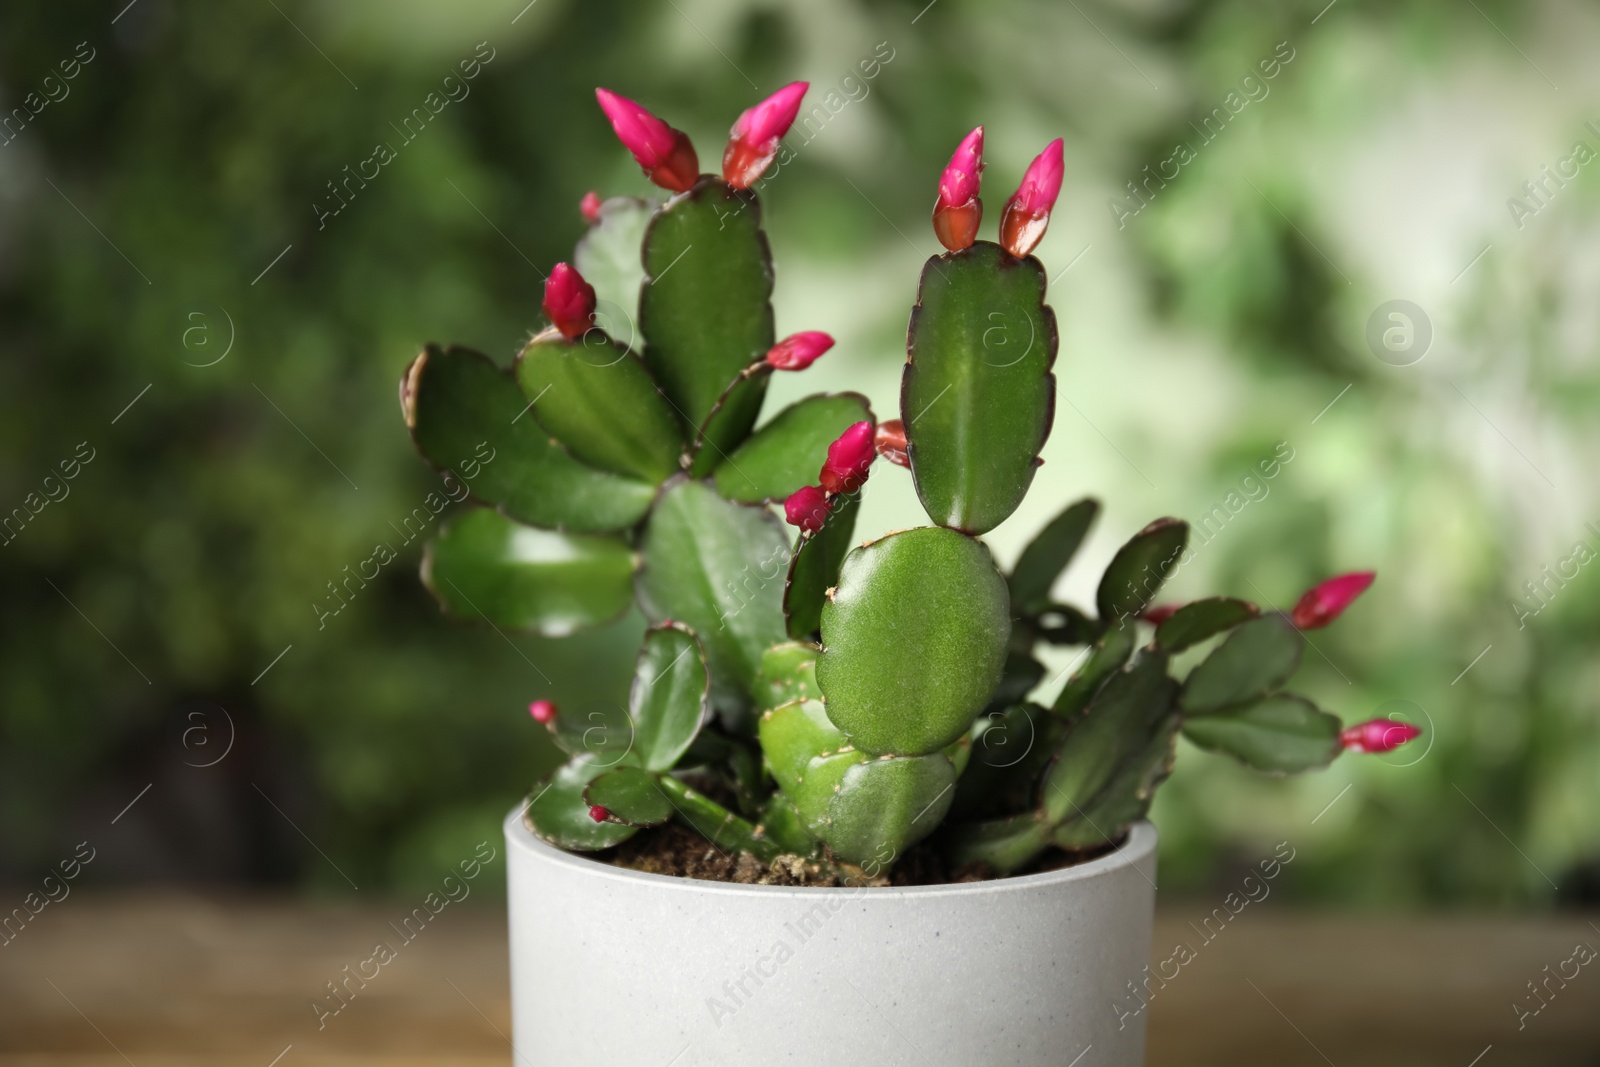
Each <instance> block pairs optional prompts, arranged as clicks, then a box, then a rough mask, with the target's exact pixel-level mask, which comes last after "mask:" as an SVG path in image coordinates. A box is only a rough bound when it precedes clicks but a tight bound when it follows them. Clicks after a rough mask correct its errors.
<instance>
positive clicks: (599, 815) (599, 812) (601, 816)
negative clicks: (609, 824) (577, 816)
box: [589, 804, 611, 822]
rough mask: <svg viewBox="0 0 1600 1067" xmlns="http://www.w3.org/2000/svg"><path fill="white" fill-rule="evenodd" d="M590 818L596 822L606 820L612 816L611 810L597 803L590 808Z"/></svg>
mask: <svg viewBox="0 0 1600 1067" xmlns="http://www.w3.org/2000/svg"><path fill="white" fill-rule="evenodd" d="M589 818H591V819H593V820H594V821H595V822H605V821H606V820H607V819H609V818H611V812H610V811H608V810H607V809H605V808H602V807H601V806H600V805H598V804H596V805H594V806H593V807H591V808H590V809H589Z"/></svg>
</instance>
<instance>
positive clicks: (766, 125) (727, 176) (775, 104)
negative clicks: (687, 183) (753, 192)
mask: <svg viewBox="0 0 1600 1067" xmlns="http://www.w3.org/2000/svg"><path fill="white" fill-rule="evenodd" d="M810 87H811V83H810V82H791V83H789V84H788V85H785V86H784V87H783V88H782V89H779V90H778V91H777V92H775V93H773V94H772V95H771V96H769V97H767V98H766V99H765V100H763V101H761V103H759V104H757V105H756V106H755V107H753V108H750V109H749V110H747V111H746V112H745V113H744V114H742V115H740V116H739V118H738V120H737V121H735V122H734V124H733V130H732V131H731V133H730V134H729V137H728V147H727V150H726V151H724V152H723V153H722V178H723V180H724V181H726V182H727V183H728V184H729V185H731V186H733V187H734V188H735V189H748V188H750V186H751V184H753V183H754V182H755V180H756V179H757V178H759V177H761V175H762V173H763V172H764V171H765V170H766V169H767V167H768V165H769V164H771V162H772V159H773V157H774V156H776V155H777V154H778V142H779V141H780V140H782V139H783V135H784V134H786V133H788V132H789V127H790V126H792V125H794V118H795V116H796V115H798V114H800V101H801V99H802V98H804V97H805V95H806V90H807V89H808V88H810Z"/></svg>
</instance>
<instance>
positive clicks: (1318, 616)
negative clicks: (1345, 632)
mask: <svg viewBox="0 0 1600 1067" xmlns="http://www.w3.org/2000/svg"><path fill="white" fill-rule="evenodd" d="M1375 577H1377V575H1376V574H1375V573H1374V572H1372V571H1356V572H1354V573H1353V574H1341V575H1339V576H1338V577H1337V578H1329V579H1328V580H1327V581H1325V582H1323V583H1321V584H1320V585H1316V586H1313V587H1312V588H1311V589H1309V590H1307V591H1306V595H1305V596H1303V597H1301V598H1300V601H1299V603H1297V604H1295V606H1294V611H1292V612H1290V614H1289V618H1290V620H1291V621H1292V622H1293V623H1294V624H1295V625H1296V626H1298V627H1300V629H1302V630H1320V629H1322V628H1323V627H1324V626H1326V625H1328V624H1329V623H1330V622H1332V621H1333V620H1334V619H1337V618H1338V617H1339V615H1340V614H1341V613H1342V612H1343V611H1344V609H1345V608H1347V607H1349V606H1350V602H1351V601H1353V600H1355V598H1356V597H1358V596H1360V595H1361V594H1362V593H1364V592H1366V590H1367V586H1369V585H1371V584H1372V579H1373V578H1375Z"/></svg>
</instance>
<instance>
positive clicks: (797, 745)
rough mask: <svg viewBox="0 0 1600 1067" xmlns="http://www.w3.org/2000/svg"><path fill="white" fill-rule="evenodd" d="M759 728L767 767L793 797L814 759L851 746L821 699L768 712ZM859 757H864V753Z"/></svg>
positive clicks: (799, 701)
mask: <svg viewBox="0 0 1600 1067" xmlns="http://www.w3.org/2000/svg"><path fill="white" fill-rule="evenodd" d="M759 728H760V735H761V753H762V755H763V756H764V757H765V759H766V761H767V769H768V770H770V771H771V772H772V777H773V779H774V780H775V781H776V782H777V783H778V787H779V788H780V789H782V790H784V791H785V792H786V793H789V794H790V795H791V796H794V795H798V794H799V789H800V785H801V783H802V781H803V780H804V778H805V777H806V775H807V773H809V772H808V768H809V767H810V765H811V761H812V760H813V759H816V758H818V757H828V756H834V755H837V754H838V753H839V752H840V751H841V750H843V749H847V748H848V747H849V746H848V743H847V742H846V740H845V736H844V734H842V733H840V732H839V728H838V727H836V726H834V725H833V723H832V722H831V721H830V720H829V719H828V713H827V712H826V711H824V710H823V709H822V701H820V700H793V701H790V702H789V703H787V704H784V705H781V706H779V707H776V708H773V709H771V710H769V711H766V712H764V713H763V714H762V716H761V721H760V727H759ZM856 757H857V758H860V753H856ZM818 814H820V810H819V812H818Z"/></svg>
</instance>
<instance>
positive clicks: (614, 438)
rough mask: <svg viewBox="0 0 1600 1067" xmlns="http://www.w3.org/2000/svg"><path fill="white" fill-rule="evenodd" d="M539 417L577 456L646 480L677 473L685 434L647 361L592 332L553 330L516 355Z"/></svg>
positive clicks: (527, 393) (524, 387)
mask: <svg viewBox="0 0 1600 1067" xmlns="http://www.w3.org/2000/svg"><path fill="white" fill-rule="evenodd" d="M515 372H516V377H517V382H518V384H520V385H521V386H522V392H523V394H524V395H525V396H526V397H527V399H528V403H530V404H532V405H533V417H534V418H535V419H537V420H538V421H539V425H541V426H543V427H544V428H545V429H546V430H548V431H549V432H550V433H551V434H552V435H554V436H555V437H556V439H557V440H559V441H560V442H561V443H562V444H563V445H565V446H566V447H567V448H568V449H569V450H570V451H571V452H572V454H573V455H574V456H576V457H577V458H578V459H580V460H583V461H584V462H585V463H588V464H590V465H592V466H595V467H599V468H601V469H602V470H608V471H611V472H613V473H616V474H622V475H628V476H631V477H634V478H638V479H640V480H642V481H647V482H661V481H665V480H666V479H667V478H669V477H671V476H672V475H673V474H675V473H676V472H677V470H678V458H679V456H680V455H682V453H683V447H684V444H683V434H682V431H681V428H680V426H679V423H678V418H677V416H676V415H674V414H673V411H672V407H671V405H669V404H668V403H667V401H666V398H665V397H663V396H662V395H661V393H660V392H659V391H657V389H656V383H655V380H654V379H652V378H651V377H650V372H649V371H647V370H645V368H644V363H643V361H641V360H640V359H639V357H638V356H635V355H634V354H633V353H631V352H629V351H628V350H627V349H625V348H623V347H622V346H620V345H618V344H617V343H616V342H614V341H612V340H610V339H609V338H607V337H605V335H604V334H602V333H600V331H599V330H590V331H589V332H588V333H586V334H584V336H583V337H582V338H581V339H580V340H577V341H569V340H567V339H566V338H565V337H562V336H561V335H560V334H559V333H556V332H554V331H547V332H546V333H543V334H540V335H539V336H538V337H535V338H534V339H533V340H532V341H529V342H528V345H527V347H526V348H524V349H523V350H522V354H521V355H519V356H518V357H517V364H516V368H515Z"/></svg>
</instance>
